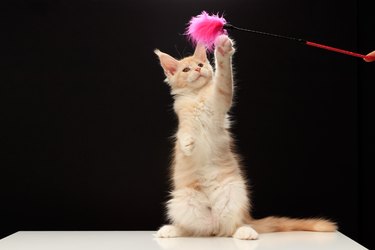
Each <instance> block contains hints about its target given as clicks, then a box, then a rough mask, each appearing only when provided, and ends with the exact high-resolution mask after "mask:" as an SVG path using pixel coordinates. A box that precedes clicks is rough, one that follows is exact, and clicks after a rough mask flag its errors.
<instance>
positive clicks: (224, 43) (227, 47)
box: [215, 35, 235, 57]
mask: <svg viewBox="0 0 375 250" xmlns="http://www.w3.org/2000/svg"><path fill="white" fill-rule="evenodd" d="M215 48H216V49H215V52H216V55H221V56H223V57H224V56H231V55H233V54H234V52H235V49H234V47H233V41H232V40H231V39H230V38H229V37H228V36H227V35H220V36H218V37H217V38H216V40H215Z"/></svg>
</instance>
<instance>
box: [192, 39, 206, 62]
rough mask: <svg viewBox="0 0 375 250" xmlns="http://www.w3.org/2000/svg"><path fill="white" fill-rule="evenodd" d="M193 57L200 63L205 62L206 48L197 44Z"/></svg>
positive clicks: (201, 44)
mask: <svg viewBox="0 0 375 250" xmlns="http://www.w3.org/2000/svg"><path fill="white" fill-rule="evenodd" d="M194 57H195V58H197V59H198V60H200V61H202V62H205V61H206V60H207V53H206V47H205V46H204V45H203V43H198V44H197V46H196V47H195V51H194Z"/></svg>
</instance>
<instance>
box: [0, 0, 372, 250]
mask: <svg viewBox="0 0 375 250" xmlns="http://www.w3.org/2000/svg"><path fill="white" fill-rule="evenodd" d="M365 2H369V1H359V0H345V1H342V0H340V1H339V0H330V1H326V0H315V1H299V0H284V1H263V0H262V1H261V0H251V1H248V0H242V1H240V0H237V1H224V0H220V1H219V0H215V1H214V0H212V1H208V0H207V1H192V0H190V1H188V0H181V1H172V0H170V1H167V0H158V1H145V0H139V1H124V0H91V1H89V0H87V1H84V0H71V1H63V0H61V1H48V0H35V1H34V0H33V1H20V0H15V1H2V3H1V8H0V13H1V20H0V21H1V22H0V23H1V24H0V28H1V33H2V36H1V37H2V38H1V39H0V40H1V54H0V63H1V74H0V115H1V116H0V117H1V118H0V121H1V122H0V124H1V132H0V145H1V148H0V167H1V168H0V169H1V173H0V236H1V237H4V236H6V235H9V234H11V233H13V232H15V231H18V230H157V228H158V227H159V226H161V225H162V224H163V223H164V222H165V218H164V206H163V202H164V201H165V200H166V196H167V194H168V188H169V186H168V165H169V161H170V151H171V149H172V142H171V140H170V136H171V135H172V134H173V133H174V131H175V128H176V125H177V124H176V118H175V115H174V113H173V110H172V101H173V100H172V98H171V97H170V95H169V89H168V87H167V86H166V84H165V83H163V79H164V75H163V73H162V69H161V68H160V66H159V64H158V60H157V58H156V56H155V55H154V54H153V50H154V49H155V48H159V49H160V50H162V51H164V52H167V53H169V54H171V55H173V56H175V57H176V58H181V57H183V56H186V55H188V54H190V53H192V51H193V48H192V47H191V45H190V44H189V43H188V42H187V41H186V38H185V37H184V36H183V35H182V33H183V32H184V29H185V24H186V23H187V22H188V21H189V19H190V18H191V17H192V16H195V15H197V14H199V13H200V12H201V11H202V10H206V11H208V12H210V13H224V17H225V18H226V19H227V20H228V21H230V22H231V23H232V24H234V25H236V26H240V27H244V28H249V29H254V30H260V31H265V32H272V33H277V34H283V35H290V36H295V37H300V38H304V39H306V40H310V41H314V42H320V43H324V44H328V45H331V46H335V47H339V48H344V49H348V50H351V51H356V52H360V53H363V54H366V53H368V52H370V51H372V50H374V49H375V36H374V35H373V34H372V33H373V31H374V30H375V22H374V19H373V18H371V16H372V15H373V13H372V12H371V9H370V7H369V6H368V5H369V3H365ZM230 36H231V37H232V38H233V39H234V40H235V41H236V47H237V53H236V54H235V57H234V65H235V71H236V77H235V78H236V85H237V88H236V91H237V92H236V104H235V106H234V107H233V109H232V111H231V113H232V117H233V120H234V121H235V122H234V124H233V130H232V131H233V134H234V136H235V138H236V141H237V146H238V152H239V153H240V154H241V155H242V156H243V159H244V162H245V165H246V170H247V175H248V177H249V178H250V181H251V185H252V190H253V196H252V199H253V205H254V211H253V214H254V216H255V217H257V218H258V217H263V216H268V215H282V216H294V217H315V216H323V217H328V218H331V219H333V220H335V221H337V222H338V225H339V228H340V229H339V230H340V231H341V232H342V233H344V234H346V235H347V236H349V237H351V238H352V239H354V240H356V241H358V242H359V243H361V244H363V245H364V246H366V247H369V248H373V247H374V246H375V245H374V241H373V240H372V239H371V237H372V235H371V230H370V225H371V224H372V223H371V222H372V221H374V215H373V212H371V211H373V210H374V209H372V207H370V204H369V201H370V198H371V197H372V196H371V195H372V193H373V191H372V189H373V188H374V185H373V179H374V174H371V173H370V170H371V168H372V166H374V159H373V148H372V146H373V142H374V132H373V128H374V125H375V124H374V122H373V121H372V120H373V119H372V113H373V112H372V109H371V107H372V106H373V105H372V104H373V102H374V101H373V95H374V93H375V92H374V87H373V86H374V81H373V76H372V75H371V74H372V73H373V72H374V67H375V64H374V63H365V62H363V61H362V60H361V59H359V58H354V57H350V56H347V55H342V54H338V53H334V52H329V51H325V50H321V49H317V48H312V47H307V46H304V45H301V44H297V43H294V42H290V41H286V40H280V39H275V38H268V37H262V36H259V35H254V34H250V33H241V32H238V31H232V32H230Z"/></svg>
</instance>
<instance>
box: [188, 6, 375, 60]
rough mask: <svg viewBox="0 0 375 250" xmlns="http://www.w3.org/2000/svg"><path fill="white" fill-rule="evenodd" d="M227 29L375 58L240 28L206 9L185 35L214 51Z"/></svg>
mask: <svg viewBox="0 0 375 250" xmlns="http://www.w3.org/2000/svg"><path fill="white" fill-rule="evenodd" d="M226 29H234V30H239V31H246V32H251V33H255V34H258V35H264V36H269V37H274V38H282V39H287V40H291V41H295V42H299V43H302V44H305V45H309V46H313V47H316V48H320V49H325V50H330V51H333V52H338V53H342V54H346V55H349V56H355V57H360V58H363V59H365V60H371V59H374V58H373V56H369V55H362V54H358V53H354V52H351V51H347V50H343V49H338V48H335V47H331V46H327V45H323V44H319V43H315V42H310V41H306V40H303V39H301V38H295V37H289V36H283V35H277V34H272V33H266V32H262V31H256V30H249V29H244V28H239V27H236V26H234V25H232V24H229V23H227V21H226V20H225V19H224V17H223V16H219V15H218V14H216V15H209V14H208V13H207V12H206V11H203V12H202V13H201V14H200V15H198V16H196V17H192V18H191V20H190V22H189V23H188V26H187V28H186V31H185V35H186V36H187V37H188V39H189V40H190V41H191V42H192V43H193V44H194V45H196V44H197V43H203V44H204V45H205V46H206V48H207V49H208V51H210V52H212V51H213V49H214V43H215V39H216V38H217V37H218V36H220V35H222V34H227V30H226Z"/></svg>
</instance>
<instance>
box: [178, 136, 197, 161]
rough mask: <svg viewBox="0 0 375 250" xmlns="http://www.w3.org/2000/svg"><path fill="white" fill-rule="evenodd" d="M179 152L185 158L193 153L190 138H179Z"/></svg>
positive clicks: (192, 143)
mask: <svg viewBox="0 0 375 250" xmlns="http://www.w3.org/2000/svg"><path fill="white" fill-rule="evenodd" d="M180 144H181V150H182V152H183V153H184V155H186V156H190V155H191V154H192V153H193V150H194V146H195V142H194V139H193V137H191V136H182V137H181V142H180Z"/></svg>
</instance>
